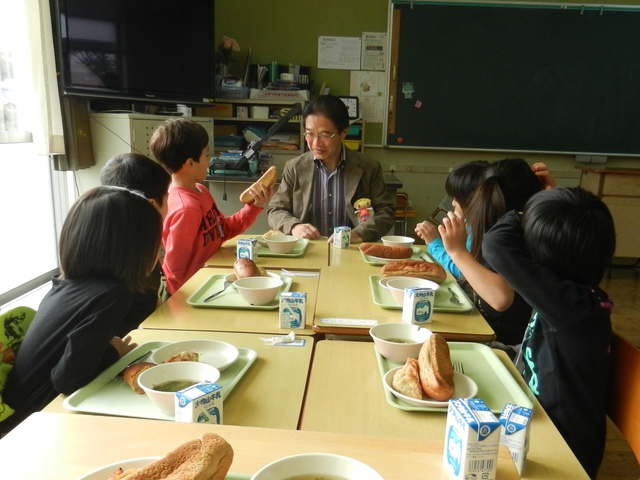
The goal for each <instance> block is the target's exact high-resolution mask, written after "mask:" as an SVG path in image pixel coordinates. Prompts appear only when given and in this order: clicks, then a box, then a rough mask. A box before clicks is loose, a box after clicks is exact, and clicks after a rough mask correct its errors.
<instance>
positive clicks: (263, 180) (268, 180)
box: [240, 166, 278, 205]
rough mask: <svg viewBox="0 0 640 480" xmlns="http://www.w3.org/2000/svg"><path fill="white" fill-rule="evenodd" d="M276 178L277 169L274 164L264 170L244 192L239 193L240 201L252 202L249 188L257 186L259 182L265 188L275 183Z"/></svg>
mask: <svg viewBox="0 0 640 480" xmlns="http://www.w3.org/2000/svg"><path fill="white" fill-rule="evenodd" d="M277 179H278V170H277V169H276V167H274V166H271V167H269V169H268V170H267V171H266V172H264V174H263V175H262V176H261V177H260V178H259V179H258V181H257V182H255V183H254V184H253V185H251V186H250V187H249V188H247V189H246V190H245V191H244V192H242V193H241V194H240V201H241V202H242V203H246V204H247V205H249V204H252V203H253V202H254V200H253V197H252V196H251V193H250V192H251V189H252V188H254V187H257V186H258V185H260V184H262V185H264V187H265V188H269V187H271V186H272V185H275V183H276V180H277Z"/></svg>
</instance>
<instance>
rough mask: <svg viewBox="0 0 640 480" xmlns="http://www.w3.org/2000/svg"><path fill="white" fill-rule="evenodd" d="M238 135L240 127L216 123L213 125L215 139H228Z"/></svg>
mask: <svg viewBox="0 0 640 480" xmlns="http://www.w3.org/2000/svg"><path fill="white" fill-rule="evenodd" d="M237 134H238V125H218V124H217V123H214V125H213V135H214V137H226V136H227V135H237Z"/></svg>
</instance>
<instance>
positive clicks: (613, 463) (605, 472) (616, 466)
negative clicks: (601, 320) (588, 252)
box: [597, 267, 640, 480]
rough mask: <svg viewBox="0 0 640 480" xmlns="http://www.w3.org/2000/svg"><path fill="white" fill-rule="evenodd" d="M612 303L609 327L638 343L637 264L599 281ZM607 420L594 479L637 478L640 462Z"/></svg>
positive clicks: (639, 281) (639, 294) (639, 273)
mask: <svg viewBox="0 0 640 480" xmlns="http://www.w3.org/2000/svg"><path fill="white" fill-rule="evenodd" d="M601 286H602V288H603V289H604V290H605V291H606V292H607V293H608V294H609V296H610V297H611V299H612V300H613V303H614V308H613V312H612V315H611V323H612V324H613V329H614V330H615V331H616V333H618V334H619V335H620V336H622V337H625V338H627V339H628V340H630V341H631V342H632V343H634V344H635V345H638V346H640V268H637V267H636V268H612V269H611V270H610V272H609V275H607V278H605V280H604V281H603V282H602V284H601ZM607 421H608V428H607V447H606V450H605V454H604V458H603V460H602V465H601V467H600V470H599V472H598V477H597V480H638V479H640V465H639V464H638V461H637V460H636V458H635V456H634V454H633V452H632V451H631V448H630V447H629V445H628V444H627V442H626V441H625V439H624V437H623V436H622V434H621V433H620V431H619V430H618V429H617V428H616V427H615V425H614V424H613V423H612V422H611V421H609V420H607Z"/></svg>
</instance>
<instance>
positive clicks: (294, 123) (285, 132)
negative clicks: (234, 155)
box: [196, 98, 305, 159]
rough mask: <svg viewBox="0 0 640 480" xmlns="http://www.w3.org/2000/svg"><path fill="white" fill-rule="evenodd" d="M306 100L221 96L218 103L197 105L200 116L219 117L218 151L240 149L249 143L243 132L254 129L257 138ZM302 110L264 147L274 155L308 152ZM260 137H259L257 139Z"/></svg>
mask: <svg viewBox="0 0 640 480" xmlns="http://www.w3.org/2000/svg"><path fill="white" fill-rule="evenodd" d="M296 103H300V104H301V106H302V108H303V109H304V106H305V102H303V101H297V100H295V101H294V100H271V99H268V100H257V99H227V98H225V99H219V103H217V104H216V105H215V106H206V107H198V108H196V114H197V115H198V116H200V117H203V116H211V117H213V118H214V119H215V128H214V136H215V140H214V150H213V151H214V152H215V154H218V153H220V152H221V151H226V150H233V149H236V150H239V149H244V148H246V146H247V141H246V139H245V138H244V135H243V132H244V131H245V130H246V129H250V130H251V131H252V132H256V133H254V134H256V135H257V138H260V137H261V135H260V132H264V133H266V132H267V131H268V130H269V129H270V128H271V127H272V126H273V125H274V124H275V123H276V122H277V121H278V120H279V119H280V118H281V117H283V116H284V115H285V114H286V113H287V112H288V111H289V110H290V109H291V108H292V107H293V105H294V104H296ZM303 133H304V125H303V123H302V112H301V113H300V114H299V115H296V116H294V117H293V118H292V119H291V120H289V122H287V123H286V124H285V125H283V126H282V128H280V130H279V131H278V132H276V133H275V134H274V135H273V136H272V137H271V138H270V139H269V141H268V142H267V143H265V144H263V145H262V148H261V150H262V151H263V152H267V153H269V154H271V155H272V156H274V157H277V156H283V159H284V157H286V158H287V159H288V158H291V157H294V156H296V155H300V154H302V153H304V148H305V142H304V136H303V135H302V134H303ZM257 138H256V139H257Z"/></svg>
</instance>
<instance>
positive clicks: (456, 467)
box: [443, 398, 501, 480]
mask: <svg viewBox="0 0 640 480" xmlns="http://www.w3.org/2000/svg"><path fill="white" fill-rule="evenodd" d="M500 430H501V429H500V422H499V421H498V419H497V418H496V416H495V415H494V414H493V413H492V412H491V410H489V408H487V406H486V405H485V403H484V402H483V401H482V399H480V398H453V399H451V400H449V410H448V412H447V426H446V430H445V438H444V453H443V461H444V464H445V466H446V468H447V469H448V470H449V472H450V473H451V474H452V475H453V478H455V479H459V480H466V479H469V478H478V479H482V480H495V478H496V471H497V462H498V446H499V444H500Z"/></svg>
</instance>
